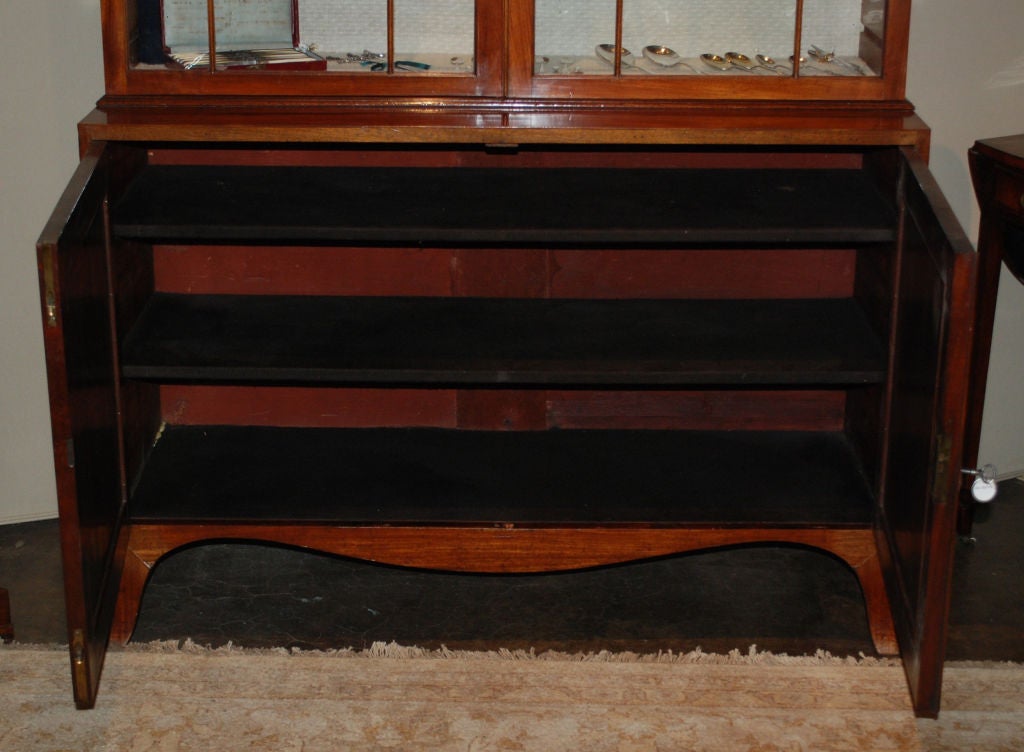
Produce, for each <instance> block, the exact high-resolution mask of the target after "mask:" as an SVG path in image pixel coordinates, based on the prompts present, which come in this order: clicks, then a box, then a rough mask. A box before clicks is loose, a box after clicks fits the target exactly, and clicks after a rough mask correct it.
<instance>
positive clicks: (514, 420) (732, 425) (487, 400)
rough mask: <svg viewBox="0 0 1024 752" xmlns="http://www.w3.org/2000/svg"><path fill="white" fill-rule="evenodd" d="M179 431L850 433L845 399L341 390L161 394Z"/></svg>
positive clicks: (187, 389) (815, 394)
mask: <svg viewBox="0 0 1024 752" xmlns="http://www.w3.org/2000/svg"><path fill="white" fill-rule="evenodd" d="M160 395H161V402H162V411H163V419H164V420H165V421H166V422H167V423H170V424H173V425H249V426H293V427H315V428H343V427H353V428H367V427H398V426H402V427H434V428H464V429H477V430H540V429H545V428H563V429H568V428H636V429H686V430H729V431H736V430H765V429H771V430H787V431H841V430H843V424H844V416H845V411H846V402H847V395H846V393H845V392H844V391H842V390H807V391H804V390H763V391H748V390H735V391H733V390H724V391H723V390H693V391H688V390H679V391H677V390H670V391H666V390H650V391H600V390H544V389H532V390H531V389H482V390H472V389H465V390H455V389H438V390H434V389H358V388H356V389H333V388H324V387H320V388H317V387H309V388H306V387H263V386H245V387H242V386H237V387H236V386H196V385H181V384H177V385H163V386H161V387H160Z"/></svg>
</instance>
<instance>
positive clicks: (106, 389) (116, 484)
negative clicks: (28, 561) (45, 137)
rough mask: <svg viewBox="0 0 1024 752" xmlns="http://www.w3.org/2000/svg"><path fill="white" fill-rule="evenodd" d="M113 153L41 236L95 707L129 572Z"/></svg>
mask: <svg viewBox="0 0 1024 752" xmlns="http://www.w3.org/2000/svg"><path fill="white" fill-rule="evenodd" d="M108 176H109V158H108V155H107V154H106V153H105V151H104V148H103V146H102V144H100V143H95V144H93V146H92V147H90V149H89V152H88V153H87V154H86V156H85V158H84V159H83V160H82V162H81V163H80V165H79V167H78V170H77V171H76V172H75V175H74V177H73V178H72V180H71V183H70V184H69V185H68V188H67V189H66V191H65V193H64V195H63V196H62V197H61V200H60V202H59V203H58V205H57V208H56V209H55V210H54V213H53V215H52V216H51V218H50V221H49V222H48V223H47V226H46V228H45V229H44V230H43V234H42V236H41V237H40V239H39V243H38V247H37V252H38V261H39V271H40V284H41V294H42V304H43V330H44V341H45V347H46V367H47V377H48V381H49V389H50V404H51V416H52V429H53V447H54V462H55V465H56V476H57V495H58V505H59V508H60V524H61V546H62V554H63V559H64V578H65V593H66V596H65V597H66V601H67V615H68V641H69V645H70V650H71V664H72V677H73V685H74V695H75V702H76V704H77V705H78V706H79V707H82V708H86V707H92V705H93V703H94V702H95V697H96V687H97V684H98V682H99V675H100V670H101V668H102V665H103V656H104V653H105V651H106V645H107V640H108V637H109V634H110V624H111V620H112V617H113V606H114V599H115V597H116V594H117V585H118V578H119V576H120V566H121V560H122V559H123V551H122V547H121V545H120V544H119V537H120V535H119V533H120V529H121V517H122V513H123V509H124V494H123V473H122V461H121V450H120V443H121V442H120V439H119V435H118V421H117V416H118V395H117V379H116V378H115V372H114V368H115V360H114V349H113V344H112V340H113V334H112V328H111V318H110V297H109V285H108V279H109V275H108V263H107V258H108V240H107V232H106V220H105V209H106V197H107V190H108V187H107V186H108V180H109V177H108Z"/></svg>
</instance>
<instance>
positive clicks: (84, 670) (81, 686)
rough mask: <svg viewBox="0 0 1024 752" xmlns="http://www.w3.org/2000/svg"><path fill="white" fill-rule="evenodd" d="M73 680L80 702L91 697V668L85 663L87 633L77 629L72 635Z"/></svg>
mask: <svg viewBox="0 0 1024 752" xmlns="http://www.w3.org/2000/svg"><path fill="white" fill-rule="evenodd" d="M71 680H72V681H73V682H74V685H75V695H76V696H77V697H78V699H79V701H83V700H85V699H86V698H88V697H89V667H88V665H86V662H85V631H84V630H81V629H76V630H75V631H74V632H73V633H72V634H71Z"/></svg>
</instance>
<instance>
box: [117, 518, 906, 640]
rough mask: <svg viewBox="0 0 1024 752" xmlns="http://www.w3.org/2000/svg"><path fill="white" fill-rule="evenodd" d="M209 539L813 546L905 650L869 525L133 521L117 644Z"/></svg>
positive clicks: (397, 559) (616, 553)
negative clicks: (177, 566) (166, 560)
mask: <svg viewBox="0 0 1024 752" xmlns="http://www.w3.org/2000/svg"><path fill="white" fill-rule="evenodd" d="M204 541H206V542H215V541H220V542H224V541H235V542H241V541H246V542H262V543H273V544H278V545H286V546H294V547H296V548H302V549H309V550H314V551H318V552H322V553H328V554H335V555H338V556H345V557H349V558H353V559H360V560H364V561H368V562H373V563H377V564H388V565H393V566H403V567H413V568H419V569H429V570H436V571H445V572H476V573H492V574H513V573H516V574H522V573H540V572H567V571H573V570H580V569H588V568H592V567H599V566H604V565H610V564H619V563H624V562H630V561H640V560H644V559H652V558H656V557H661V556H670V555H673V554H681V553H686V552H691V551H699V550H708V549H714V548H722V547H726V546H739V545H745V544H758V543H760V544H764V543H769V544H779V545H797V546H807V547H810V548H816V549H819V550H821V551H824V552H827V553H829V554H832V555H833V556H835V557H837V558H838V559H840V560H841V561H843V562H844V563H845V564H847V565H848V566H849V567H850V568H851V569H852V570H853V572H854V574H855V575H856V576H857V579H858V581H859V583H860V586H861V589H862V591H863V594H864V602H865V606H866V609H867V618H868V626H869V628H870V631H871V639H872V642H873V643H874V646H875V650H877V651H878V653H880V654H881V655H896V654H898V653H899V647H898V645H897V642H896V632H895V627H894V624H893V619H892V612H891V609H890V606H889V598H888V595H887V593H886V589H885V583H884V581H883V577H882V569H881V565H880V562H879V558H878V551H877V548H876V544H875V533H874V531H873V530H872V529H870V528H856V529H825V528H815V529H806V528H786V527H767V528H748V527H721V528H714V527H645V526H639V525H636V526H634V525H627V526H614V527H599V526H586V527H571V528H570V527H557V526H544V527H534V526H521V525H513V524H501V525H491V526H472V525H466V526H452V527H441V526H429V527H415V526H377V525H366V526H353V527H343V526H337V525H321V524H315V525H289V526H282V525H273V524H219V523H218V524H207V523H204V524H175V525H163V524H133V525H131V527H130V530H129V534H128V551H127V557H126V561H125V568H124V572H123V574H122V577H121V586H120V592H119V594H118V600H117V609H116V613H115V617H114V625H113V629H112V632H111V639H112V640H113V641H114V642H120V643H126V642H128V640H129V639H130V637H131V634H132V632H133V630H134V629H135V623H136V621H137V618H138V611H139V604H140V602H141V600H142V593H143V590H144V589H145V586H146V582H147V581H148V579H149V575H150V571H151V570H152V568H153V566H154V565H155V564H156V563H157V562H158V561H159V560H160V559H161V558H162V557H164V556H166V555H167V554H169V553H171V552H173V551H174V550H176V549H178V548H180V547H182V546H186V545H190V544H195V543H201V542H204Z"/></svg>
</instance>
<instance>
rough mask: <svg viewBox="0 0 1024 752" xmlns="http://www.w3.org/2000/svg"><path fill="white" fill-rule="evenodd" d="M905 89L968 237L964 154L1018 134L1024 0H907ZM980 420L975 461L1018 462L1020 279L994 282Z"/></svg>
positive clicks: (1023, 372) (971, 227)
mask: <svg viewBox="0 0 1024 752" xmlns="http://www.w3.org/2000/svg"><path fill="white" fill-rule="evenodd" d="M910 28H911V34H910V63H909V71H908V75H907V97H908V98H909V99H910V100H911V101H912V102H913V103H914V104H915V105H916V107H917V112H918V114H920V115H921V117H922V118H924V120H925V121H926V122H927V123H928V125H930V126H931V128H932V154H931V161H930V165H931V168H932V172H933V173H934V174H935V177H936V179H937V180H938V181H939V185H941V186H942V190H943V192H944V193H945V194H946V198H948V199H949V202H950V204H951V205H952V207H953V210H954V211H955V212H956V214H957V216H958V217H959V219H960V221H961V222H962V223H963V225H964V227H965V229H967V231H968V234H969V235H970V237H971V239H972V240H975V241H976V240H977V236H978V233H977V225H978V207H977V203H976V202H975V201H974V194H973V189H972V186H971V182H970V174H969V173H968V168H967V160H966V152H967V149H969V148H970V146H971V144H973V143H974V142H975V141H976V140H977V139H979V138H993V137H996V136H1008V135H1011V134H1014V133H1022V132H1024V2H1022V1H1021V0H976V2H973V3H964V2H963V1H962V0H914V5H913V13H912V18H911V25H910ZM993 337H994V341H993V343H992V356H991V361H990V367H989V380H988V387H987V389H988V394H987V395H986V400H985V413H984V418H983V425H982V436H981V450H980V452H979V458H980V460H981V462H982V463H985V462H991V463H993V464H995V465H996V466H998V467H999V469H1000V470H1018V469H1024V389H1022V381H1024V285H1019V284H1017V282H1016V280H1014V278H1013V276H1012V275H1011V274H1010V273H1009V272H1007V271H1006V270H1005V269H1004V271H1003V274H1002V278H1001V284H1000V289H999V303H998V306H997V310H996V324H995V331H994V334H993Z"/></svg>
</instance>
